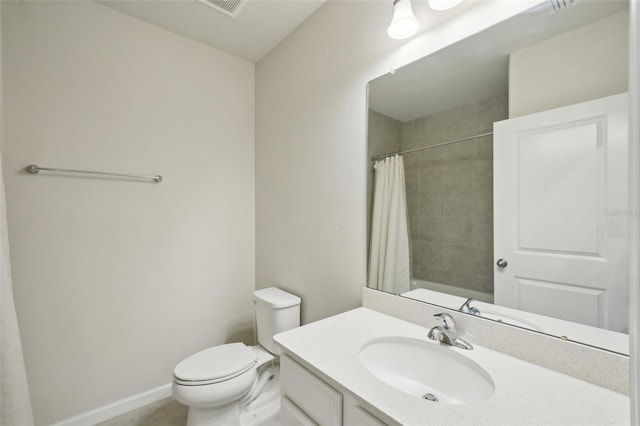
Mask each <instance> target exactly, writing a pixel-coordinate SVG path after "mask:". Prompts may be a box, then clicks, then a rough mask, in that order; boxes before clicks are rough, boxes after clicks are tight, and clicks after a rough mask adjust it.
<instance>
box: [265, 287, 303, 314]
mask: <svg viewBox="0 0 640 426" xmlns="http://www.w3.org/2000/svg"><path fill="white" fill-rule="evenodd" d="M253 299H254V300H255V301H256V302H258V303H266V304H268V305H269V306H271V307H272V308H276V309H281V308H288V307H290V306H296V305H299V304H300V302H301V300H300V298H299V297H298V296H296V295H293V294H291V293H287V292H286V291H283V290H280V289H279V288H276V287H269V288H263V289H262V290H257V291H256V292H255V293H253Z"/></svg>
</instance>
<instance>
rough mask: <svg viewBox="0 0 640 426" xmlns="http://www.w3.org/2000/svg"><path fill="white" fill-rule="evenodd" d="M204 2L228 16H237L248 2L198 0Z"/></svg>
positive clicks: (243, 0)
mask: <svg viewBox="0 0 640 426" xmlns="http://www.w3.org/2000/svg"><path fill="white" fill-rule="evenodd" d="M198 1H199V2H200V3H202V4H206V5H207V6H209V7H210V8H212V9H215V10H217V11H218V12H221V13H224V14H225V15H227V16H231V17H232V18H235V17H236V16H237V15H238V13H239V12H240V9H242V6H244V4H245V3H246V1H245V0H198Z"/></svg>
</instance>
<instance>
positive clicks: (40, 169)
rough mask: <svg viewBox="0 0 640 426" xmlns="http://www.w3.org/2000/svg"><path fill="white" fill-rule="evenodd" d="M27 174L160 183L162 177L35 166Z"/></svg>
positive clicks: (29, 168) (28, 167)
mask: <svg viewBox="0 0 640 426" xmlns="http://www.w3.org/2000/svg"><path fill="white" fill-rule="evenodd" d="M27 172H29V173H31V174H38V173H39V172H59V173H81V174H85V175H99V176H116V177H128V178H135V179H148V180H152V181H154V182H158V183H160V182H162V176H160V175H155V176H151V175H132V174H126V173H107V172H92V171H88V170H73V169H54V168H51V167H40V166H37V165H35V164H30V165H28V166H27Z"/></svg>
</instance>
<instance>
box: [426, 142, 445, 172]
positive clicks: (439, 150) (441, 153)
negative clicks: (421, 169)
mask: <svg viewBox="0 0 640 426" xmlns="http://www.w3.org/2000/svg"><path fill="white" fill-rule="evenodd" d="M446 161H447V153H446V152H445V147H435V148H430V149H425V150H424V151H422V165H423V166H425V167H433V166H434V165H438V166H444V164H445V163H446Z"/></svg>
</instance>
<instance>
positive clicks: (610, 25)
mask: <svg viewBox="0 0 640 426" xmlns="http://www.w3.org/2000/svg"><path fill="white" fill-rule="evenodd" d="M628 49H629V12H628V11H625V12H620V13H617V14H615V15H612V16H610V17H608V18H605V19H602V20H599V21H596V22H594V23H592V24H589V25H585V26H583V27H580V28H578V29H575V30H573V31H570V32H568V33H565V34H562V35H559V36H557V37H553V38H550V39H548V40H545V41H543V42H541V43H538V44H535V45H533V46H529V47H527V48H525V49H522V50H519V51H516V52H513V53H512V54H511V57H510V60H509V116H510V117H519V116H521V115H526V114H531V113H534V112H539V111H545V110H548V109H553V108H559V107H562V106H566V105H572V104H576V103H579V102H584V101H588V100H591V99H598V98H602V97H605V96H610V95H615V94H618V93H622V92H626V91H627V86H628V68H629V66H628Z"/></svg>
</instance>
